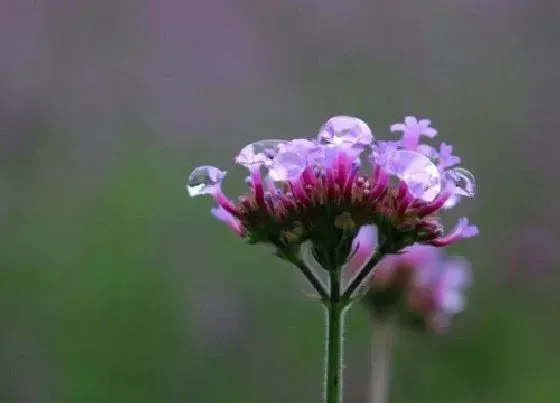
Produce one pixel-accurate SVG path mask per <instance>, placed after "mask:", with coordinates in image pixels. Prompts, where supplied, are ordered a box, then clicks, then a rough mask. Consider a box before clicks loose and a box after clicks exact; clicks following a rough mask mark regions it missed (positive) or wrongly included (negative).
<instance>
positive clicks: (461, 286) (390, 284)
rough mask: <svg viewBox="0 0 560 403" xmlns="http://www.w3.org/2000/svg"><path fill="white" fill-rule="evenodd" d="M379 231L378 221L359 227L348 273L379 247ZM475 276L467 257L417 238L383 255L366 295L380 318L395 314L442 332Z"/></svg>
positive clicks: (461, 304) (366, 301)
mask: <svg viewBox="0 0 560 403" xmlns="http://www.w3.org/2000/svg"><path fill="white" fill-rule="evenodd" d="M376 232H377V231H376V228H375V227H374V226H365V227H362V228H361V229H360V231H359V233H358V236H357V237H356V239H355V241H354V243H355V246H356V253H355V255H354V256H353V258H352V259H351V260H350V262H349V263H348V266H349V267H348V268H349V270H348V275H352V274H355V273H356V272H357V271H358V270H359V268H360V267H361V266H362V265H363V264H365V262H366V261H367V260H368V259H369V256H371V254H372V251H373V250H375V248H376V247H377V233H376ZM471 281H472V276H471V269H470V264H469V262H468V261H467V260H465V259H462V258H457V257H452V258H448V257H446V256H445V253H444V252H443V251H442V250H441V249H440V248H436V247H433V246H427V245H418V244H416V245H413V246H409V247H407V248H405V249H403V250H402V251H401V252H400V253H399V254H394V255H389V256H386V257H385V258H384V259H382V260H381V262H380V263H379V264H378V265H377V267H376V271H375V276H374V277H372V278H371V279H370V280H369V282H368V283H366V287H367V292H365V293H364V294H365V296H364V298H362V301H363V302H364V304H365V305H366V307H367V308H368V309H369V311H370V313H371V314H372V315H373V316H374V318H375V319H377V320H384V319H385V318H386V317H387V316H397V317H398V319H399V320H400V321H401V322H403V323H405V324H407V325H409V326H412V327H414V328H416V329H422V330H424V329H430V330H434V331H437V332H440V331H444V330H446V329H447V328H448V327H449V325H450V320H451V318H452V317H453V316H454V315H456V314H458V313H459V312H461V311H462V310H463V308H464V306H465V296H464V293H465V291H466V288H467V287H468V286H469V285H470V284H471Z"/></svg>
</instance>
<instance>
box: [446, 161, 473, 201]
mask: <svg viewBox="0 0 560 403" xmlns="http://www.w3.org/2000/svg"><path fill="white" fill-rule="evenodd" d="M445 180H446V182H448V183H450V184H452V185H454V186H455V188H454V189H453V187H452V190H453V193H454V194H457V195H460V196H467V197H473V196H474V194H475V192H476V181H475V179H474V175H473V174H472V173H470V172H469V171H467V170H466V169H465V168H460V167H458V168H452V169H449V170H447V171H445Z"/></svg>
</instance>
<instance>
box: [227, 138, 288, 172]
mask: <svg viewBox="0 0 560 403" xmlns="http://www.w3.org/2000/svg"><path fill="white" fill-rule="evenodd" d="M284 143H286V140H276V139H267V140H259V141H257V142H255V143H251V144H249V145H246V146H245V147H243V148H242V149H241V151H240V152H239V155H238V156H237V157H235V162H237V163H238V164H240V165H243V166H245V167H247V168H249V167H251V166H253V165H263V166H269V165H270V163H271V161H272V159H273V158H274V157H275V156H276V155H277V154H278V150H279V147H280V145H281V144H284Z"/></svg>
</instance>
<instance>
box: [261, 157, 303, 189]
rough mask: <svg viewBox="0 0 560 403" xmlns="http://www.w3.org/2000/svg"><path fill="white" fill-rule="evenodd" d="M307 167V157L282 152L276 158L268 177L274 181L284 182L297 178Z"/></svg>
mask: <svg viewBox="0 0 560 403" xmlns="http://www.w3.org/2000/svg"><path fill="white" fill-rule="evenodd" d="M305 166H306V158H305V155H300V154H298V153H295V152H289V151H286V152H282V153H280V154H278V155H277V156H276V158H274V161H273V162H272V165H271V167H270V170H269V171H268V175H269V176H270V178H271V179H272V180H273V181H276V182H284V181H288V180H291V179H295V178H297V177H298V176H299V175H301V173H302V172H303V170H304V169H305Z"/></svg>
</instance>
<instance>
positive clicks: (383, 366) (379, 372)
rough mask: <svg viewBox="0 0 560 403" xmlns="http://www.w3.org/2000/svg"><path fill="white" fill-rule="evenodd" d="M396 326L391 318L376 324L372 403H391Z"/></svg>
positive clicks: (372, 358) (373, 346)
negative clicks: (392, 357)
mask: <svg viewBox="0 0 560 403" xmlns="http://www.w3.org/2000/svg"><path fill="white" fill-rule="evenodd" d="M393 327H394V325H393V323H392V320H391V319H390V318H388V319H386V320H384V321H381V322H377V323H374V324H373V326H372V328H373V336H372V354H371V376H370V402H371V403H387V402H388V401H389V379H390V362H391V342H392V339H393V337H394V333H395V332H394V330H395V329H394V328H393Z"/></svg>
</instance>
